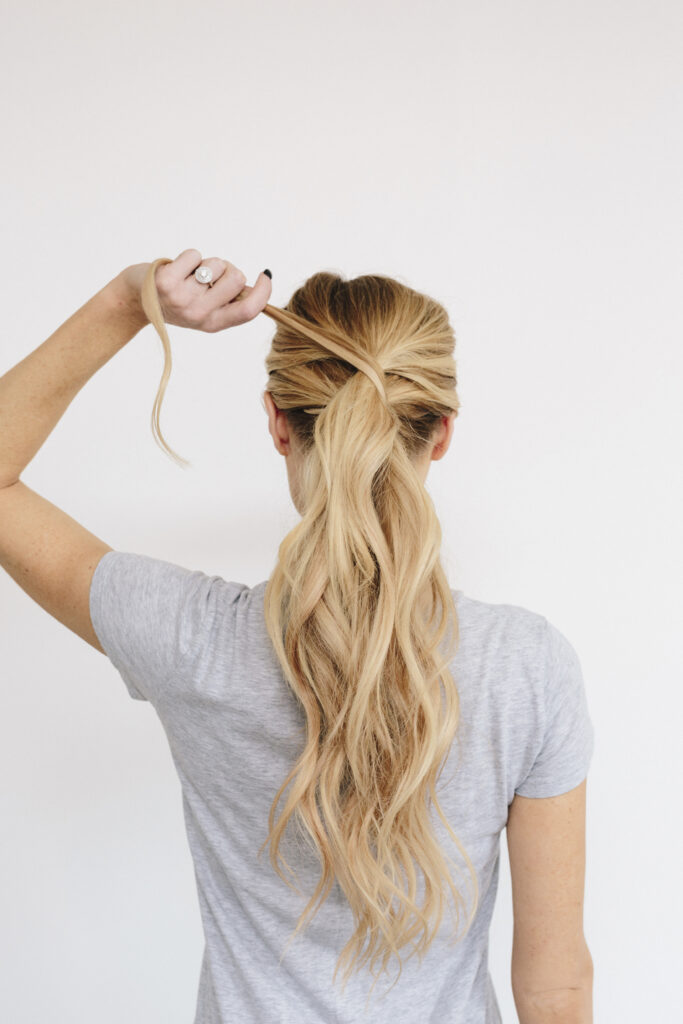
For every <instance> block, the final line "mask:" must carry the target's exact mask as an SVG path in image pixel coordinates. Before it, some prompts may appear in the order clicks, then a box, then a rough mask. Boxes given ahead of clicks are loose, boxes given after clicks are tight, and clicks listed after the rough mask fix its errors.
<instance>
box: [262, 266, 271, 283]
mask: <svg viewBox="0 0 683 1024" xmlns="http://www.w3.org/2000/svg"><path fill="white" fill-rule="evenodd" d="M263 273H264V274H267V275H268V277H269V278H270V279H271V281H272V280H273V275H272V274H271V272H270V271H269V270H268V269H266V270H264V271H263Z"/></svg>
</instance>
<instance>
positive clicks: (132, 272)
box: [103, 263, 150, 327]
mask: <svg viewBox="0 0 683 1024" xmlns="http://www.w3.org/2000/svg"><path fill="white" fill-rule="evenodd" d="M149 266H150V264H149V263H134V264H132V265H131V266H130V267H126V268H125V270H122V271H121V273H120V274H117V275H116V277H114V278H112V280H111V281H109V283H108V284H106V285H105V287H104V289H103V291H105V292H106V293H107V295H108V297H109V298H110V300H111V302H112V303H113V304H114V306H115V308H116V309H117V310H119V311H123V310H126V311H127V312H128V313H129V314H130V316H131V318H132V319H133V320H135V321H136V322H139V323H140V327H144V326H145V324H148V323H149V318H148V317H147V314H146V313H145V311H144V309H143V308H142V299H141V291H142V282H143V281H144V279H145V274H146V273H147V270H148V268H149Z"/></svg>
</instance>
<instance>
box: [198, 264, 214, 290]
mask: <svg viewBox="0 0 683 1024" xmlns="http://www.w3.org/2000/svg"><path fill="white" fill-rule="evenodd" d="M194 276H195V278H196V279H197V280H198V281H199V283H200V284H208V285H209V287H211V282H212V281H213V270H212V269H211V267H197V269H196V270H195V272H194Z"/></svg>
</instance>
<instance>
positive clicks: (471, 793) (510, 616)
mask: <svg viewBox="0 0 683 1024" xmlns="http://www.w3.org/2000/svg"><path fill="white" fill-rule="evenodd" d="M265 587H266V583H265V582H263V583H260V584H258V585H257V586H255V587H252V588H250V587H248V586H246V585H245V584H239V583H234V582H226V581H225V580H224V579H222V578H221V577H219V576H208V575H206V574H205V573H203V572H201V571H191V570H188V569H184V568H181V567H179V566H176V565H174V564H172V563H169V562H164V561H160V560H158V559H153V558H149V557H147V556H144V555H137V554H131V553H125V552H118V551H111V552H108V553H107V554H106V555H105V556H104V557H103V558H102V559H101V561H100V562H99V564H98V565H97V568H96V570H95V574H94V576H93V581H92V587H91V595H90V601H91V617H92V622H93V625H94V627H95V630H96V632H97V634H98V637H99V639H100V642H101V644H102V647H103V648H104V650H105V651H106V653H107V655H108V656H109V657H110V659H111V660H112V663H113V664H114V665H115V667H116V668H117V669H118V670H119V672H120V673H121V676H122V678H123V680H124V682H125V683H126V685H127V687H128V690H129V692H130V694H131V696H133V697H135V698H137V699H147V700H149V701H150V702H151V703H152V704H153V706H154V708H155V710H156V711H157V713H158V715H159V718H160V720H161V722H162V725H163V727H164V729H165V731H166V735H167V737H168V741H169V745H170V749H171V753H172V756H173V760H174V763H175V766H176V769H177V771H178V775H179V779H180V782H181V785H182V793H183V805H184V811H185V819H186V825H187V833H188V840H189V844H190V848H191V851H192V856H193V859H194V864H195V872H196V879H197V886H198V894H199V901H200V909H201V914H202V921H203V925H204V932H205V939H206V945H205V952H204V959H203V963H202V972H201V978H200V986H199V996H198V1006H197V1016H196V1024H208V1022H209V1021H210V1022H212V1024H213V1022H218V1021H226V1022H227V1021H234V1020H240V1021H241V1022H244V1024H249V1022H252V1021H253V1022H254V1024H256V1022H258V1024H268V1022H270V1021H273V1022H276V1021H277V1022H281V1021H289V1020H291V1021H297V1022H298V1024H313V1022H315V1024H319V1022H321V1021H325V1022H328V1021H338V1022H347V1021H349V1022H351V1021H358V1020H359V1019H363V1018H364V1014H366V1013H367V1019H368V1020H372V1021H391V1024H404V1022H405V1024H413V1022H415V1021H417V1020H420V1021H435V1022H436V1021H438V1022H440V1024H441V1022H443V1024H447V1022H448V1021H458V1022H462V1021H467V1022H468V1024H495V1022H499V1021H500V1013H499V1009H498V1004H497V1000H496V996H495V993H494V991H493V988H492V985H491V979H490V975H489V973H488V963H487V954H488V932H489V926H490V921H491V916H492V913H493V906H494V901H495V895H496V889H497V882H498V870H499V846H500V833H501V831H502V829H503V828H504V827H505V826H506V824H507V821H508V814H509V808H510V805H511V804H512V801H513V799H514V797H515V794H520V795H521V796H522V797H548V796H555V795H558V794H562V793H566V792H568V791H569V790H571V789H573V788H574V787H576V786H578V784H579V783H580V782H581V781H582V780H583V779H584V778H585V777H586V774H587V771H588V767H589V763H590V760H591V756H592V752H593V728H592V724H591V720H590V717H589V713H588V707H587V702H586V694H585V689H584V684H583V679H582V674H581V668H580V664H579V661H578V658H577V656H576V653H575V651H574V649H573V647H572V646H571V644H570V643H569V642H568V640H567V639H566V638H565V637H564V636H563V634H562V633H561V632H560V631H559V630H558V629H557V628H556V627H554V626H553V625H552V624H551V623H549V622H548V621H547V619H545V618H544V617H543V616H542V615H539V614H537V613H535V612H532V611H529V610H527V609H524V608H521V607H518V606H515V605H509V604H490V603H487V602H483V601H478V600H474V599H472V598H469V597H467V596H466V595H465V594H464V593H463V592H462V591H459V590H453V591H452V594H453V597H454V600H455V604H456V609H457V612H458V622H459V645H458V649H457V653H456V656H455V658H454V660H453V662H452V663H451V666H450V668H451V671H452V673H453V676H454V678H455V680H456V684H457V688H458V695H459V700H460V724H459V727H458V732H457V734H456V739H455V742H454V744H453V747H452V750H451V753H450V755H449V758H448V760H447V762H446V763H445V766H444V769H443V771H442V773H441V776H440V778H439V782H438V784H437V793H438V798H439V802H440V805H441V808H442V810H443V813H444V814H445V816H446V818H447V820H448V822H449V824H450V825H451V827H452V828H453V830H454V831H455V833H456V834H457V836H458V838H459V839H460V841H461V842H462V844H463V847H464V848H465V850H466V851H467V854H468V856H469V857H470V860H471V862H472V865H473V867H474V868H475V870H476V872H477V880H478V885H479V903H478V906H477V909H476V914H475V917H474V919H473V921H472V924H471V926H470V928H469V931H468V932H467V934H466V935H465V936H464V938H462V939H461V941H460V942H459V943H458V944H457V945H452V938H453V934H454V922H453V920H452V917H451V914H450V912H448V913H446V914H445V915H444V918H443V920H442V922H441V926H440V929H439V932H438V934H437V937H436V939H435V940H434V942H433V943H432V945H431V946H430V947H429V949H428V951H427V954H426V955H425V958H424V960H423V962H422V963H420V961H419V959H418V958H417V957H412V958H410V959H408V957H407V952H406V951H405V950H404V951H403V953H402V959H403V969H402V973H401V976H400V979H399V980H398V982H397V983H396V984H395V985H393V987H391V985H392V983H393V982H394V980H395V978H396V976H397V968H396V969H395V970H394V969H392V971H391V973H390V977H388V979H387V980H386V983H385V980H384V979H382V981H381V983H380V982H378V983H377V985H376V986H375V989H374V991H373V993H372V996H371V997H370V1000H371V1001H370V1002H366V1000H367V999H368V997H369V993H370V988H371V986H372V982H373V979H372V977H371V975H370V974H369V973H368V971H367V969H366V970H361V971H360V972H358V973H357V974H354V975H353V976H352V977H351V978H350V980H349V982H348V985H347V987H346V989H345V991H344V992H343V993H342V990H341V987H340V986H339V985H335V984H334V983H333V974H334V969H335V966H336V964H337V960H338V958H339V954H340V952H341V949H342V947H343V946H344V944H345V943H346V942H347V941H348V939H349V937H350V934H351V932H352V931H353V927H354V926H353V920H352V916H351V913H350V909H349V906H348V902H347V901H346V899H345V897H344V894H343V892H342V891H341V889H340V887H339V885H338V884H337V883H335V884H334V886H333V888H332V890H331V892H330V894H329V897H328V898H327V900H326V901H325V902H324V903H323V904H322V906H321V907H320V910H319V911H318V913H317V914H316V915H315V916H314V917H313V918H312V920H311V922H310V924H309V925H308V926H307V928H306V929H305V930H304V931H303V932H302V933H300V934H299V935H297V937H296V938H295V939H294V940H293V942H292V943H291V945H290V946H289V947H288V948H287V950H286V953H285V946H286V944H287V940H288V939H289V938H290V936H291V934H292V932H293V931H294V928H295V926H296V924H297V921H298V919H299V917H300V915H301V913H302V911H303V910H304V907H305V906H306V904H307V903H308V900H309V899H310V897H311V895H312V893H313V891H314V889H315V887H316V885H317V883H318V881H319V878H320V864H319V862H318V860H317V857H316V855H315V852H314V850H313V847H312V845H311V843H310V841H309V840H308V839H307V837H306V835H305V834H304V833H303V832H302V831H297V830H296V828H295V827H294V826H295V820H296V819H293V820H292V822H291V824H290V827H289V828H288V830H287V832H286V833H285V838H284V840H283V843H282V845H281V853H282V855H283V857H284V859H285V861H286V864H287V865H289V867H291V868H292V870H293V871H294V872H295V873H296V876H297V877H296V878H292V883H293V884H294V885H298V886H299V888H300V890H301V893H300V894H298V893H297V892H296V891H294V890H292V889H290V888H288V887H287V885H285V883H284V882H283V881H282V880H281V878H280V877H279V876H278V875H277V874H276V872H275V871H274V870H273V868H272V866H271V864H270V862H269V858H268V855H267V852H265V851H264V852H263V854H262V855H261V856H260V857H259V856H258V851H259V850H260V849H261V847H262V846H263V844H264V842H265V841H266V839H267V837H268V831H269V829H268V815H269V812H270V808H271V804H272V802H273V799H274V797H275V795H276V793H277V791H278V789H279V788H280V786H281V785H282V782H283V780H284V779H285V778H286V776H287V775H288V773H289V772H290V770H291V768H292V766H293V764H294V762H295V761H296V759H297V758H298V757H299V755H300V753H301V750H302V746H303V744H304V741H305V736H306V716H305V714H304V712H303V710H302V708H301V707H300V705H299V704H298V702H297V700H296V699H295V697H294V695H293V693H292V692H291V690H290V688H289V687H288V686H287V684H286V680H285V679H284V676H283V673H282V670H281V667H280V665H279V662H278V659H277V657H276V654H275V651H274V649H273V646H272V643H271V641H270V638H269V636H268V632H267V629H266V625H265V621H264V611H263V603H264V593H265ZM433 822H434V829H435V833H436V835H437V837H438V840H439V842H440V843H442V845H443V848H444V851H445V852H446V854H447V855H448V856H449V857H450V858H452V860H453V861H454V864H455V869H458V870H456V876H455V877H456V879H457V881H458V883H459V888H460V889H461V891H462V893H463V896H464V897H465V900H466V903H467V909H468V911H469V910H470V909H471V899H472V889H471V885H469V875H468V871H467V870H466V869H465V865H464V863H463V861H462V858H461V856H460V854H459V851H458V849H457V848H456V846H455V844H453V842H452V841H451V839H450V838H449V835H448V832H447V830H446V829H445V827H444V826H443V824H442V822H441V820H440V818H439V816H438V815H437V814H436V813H434V814H433ZM423 892H424V889H423V882H422V877H421V876H420V877H419V878H418V899H417V900H416V902H418V903H419V902H420V897H422V896H423ZM461 928H462V922H461V924H460V927H459V928H458V934H462V932H461ZM283 953H285V955H284V958H283V959H282V961H281V963H280V962H279V961H280V958H281V957H282V954H283ZM385 993H386V995H385ZM531 1019H532V1018H531V1017H529V1020H531Z"/></svg>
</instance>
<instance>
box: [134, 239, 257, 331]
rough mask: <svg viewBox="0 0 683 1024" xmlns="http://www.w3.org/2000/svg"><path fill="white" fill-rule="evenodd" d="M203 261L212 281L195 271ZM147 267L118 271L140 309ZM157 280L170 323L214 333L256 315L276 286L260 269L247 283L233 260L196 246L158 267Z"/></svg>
mask: <svg viewBox="0 0 683 1024" xmlns="http://www.w3.org/2000/svg"><path fill="white" fill-rule="evenodd" d="M200 264H201V265H202V266H204V267H210V268H211V270H212V271H213V281H212V282H211V285H210V286H209V285H207V284H200V283H199V281H197V279H196V277H195V276H194V272H195V270H196V269H197V267H198V266H199V265H200ZM149 266H150V264H149V263H135V264H133V265H132V266H130V267H126V269H125V270H124V271H122V273H121V275H120V277H121V278H122V280H123V282H124V283H125V285H126V286H127V288H128V289H129V290H130V294H131V299H132V301H134V302H135V303H136V304H138V305H139V306H140V308H142V307H141V302H140V293H141V289H142V282H143V281H144V279H145V274H146V273H147V270H148V269H149ZM154 282H155V284H156V289H157V295H158V296H159V304H160V306H161V312H162V314H163V317H164V320H165V322H166V323H167V324H174V325H175V326H176V327H190V328H192V329H193V330H196V331H206V332H208V333H210V334H213V333H215V332H217V331H224V330H225V329H226V328H228V327H236V326H237V325H238V324H244V323H246V322H247V321H248V320H253V319H254V317H255V316H257V315H258V314H259V313H260V312H261V310H262V309H263V308H264V306H266V305H267V303H268V300H269V299H270V294H271V291H272V282H271V279H270V278H269V277H268V275H267V274H264V273H261V274H259V276H258V277H257V279H256V283H255V284H254V285H253V286H250V285H247V279H246V277H245V275H244V274H243V273H242V271H241V270H240V269H239V268H238V267H236V266H235V265H234V264H233V263H229V262H228V261H227V260H222V259H219V258H218V257H217V256H212V257H209V258H207V259H202V256H201V253H200V252H199V251H198V250H197V249H185V250H184V251H183V252H181V253H180V255H179V256H177V257H176V259H174V260H173V262H172V263H164V264H162V265H161V266H159V267H157V269H156V273H155V275H154Z"/></svg>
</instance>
